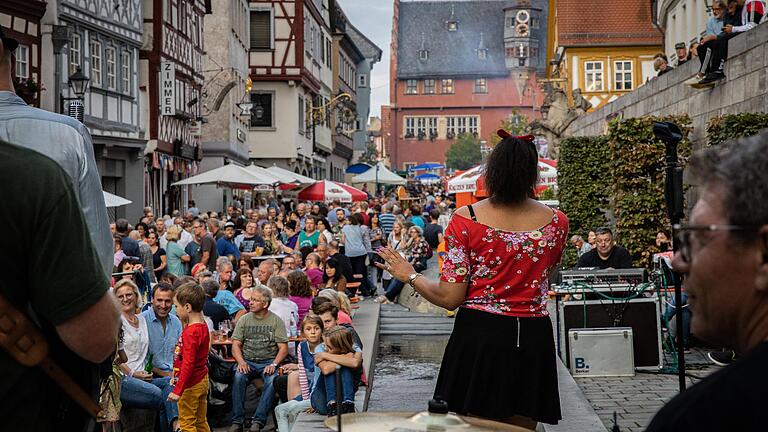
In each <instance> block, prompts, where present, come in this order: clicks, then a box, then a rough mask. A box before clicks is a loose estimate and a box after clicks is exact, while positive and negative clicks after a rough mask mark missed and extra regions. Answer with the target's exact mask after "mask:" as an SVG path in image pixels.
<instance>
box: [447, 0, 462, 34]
mask: <svg viewBox="0 0 768 432" xmlns="http://www.w3.org/2000/svg"><path fill="white" fill-rule="evenodd" d="M445 27H446V28H447V29H448V31H449V32H455V31H458V30H459V21H458V20H457V19H456V10H455V8H454V6H453V5H451V17H450V18H448V21H446V22H445Z"/></svg>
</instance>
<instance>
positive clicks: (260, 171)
mask: <svg viewBox="0 0 768 432" xmlns="http://www.w3.org/2000/svg"><path fill="white" fill-rule="evenodd" d="M245 169H247V170H248V171H250V172H251V173H253V174H256V175H259V176H263V177H266V178H269V179H272V181H271V182H270V183H269V184H270V185H272V186H274V185H277V184H278V183H283V179H281V178H280V177H279V176H278V175H275V173H273V172H272V171H270V170H268V169H266V168H262V167H260V166H258V165H254V164H250V165H248V166H247V167H245Z"/></svg>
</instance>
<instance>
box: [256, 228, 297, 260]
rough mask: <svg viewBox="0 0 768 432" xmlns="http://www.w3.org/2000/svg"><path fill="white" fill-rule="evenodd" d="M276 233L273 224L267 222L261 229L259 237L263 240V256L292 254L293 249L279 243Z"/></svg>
mask: <svg viewBox="0 0 768 432" xmlns="http://www.w3.org/2000/svg"><path fill="white" fill-rule="evenodd" d="M277 232H278V231H277V227H276V226H275V224H274V223H273V222H267V223H265V224H264V226H262V227H261V236H262V237H263V238H264V255H277V254H281V253H291V252H293V249H291V248H289V247H288V246H286V245H284V244H283V242H281V241H280V239H279V238H278V237H277Z"/></svg>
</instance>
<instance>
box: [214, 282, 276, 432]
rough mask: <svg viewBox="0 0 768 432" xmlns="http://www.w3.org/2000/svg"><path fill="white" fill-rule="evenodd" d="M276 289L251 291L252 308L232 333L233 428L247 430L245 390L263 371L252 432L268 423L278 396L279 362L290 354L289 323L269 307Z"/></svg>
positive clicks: (233, 431) (238, 430) (256, 288)
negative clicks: (235, 366)
mask: <svg viewBox="0 0 768 432" xmlns="http://www.w3.org/2000/svg"><path fill="white" fill-rule="evenodd" d="M271 302H272V290H270V289H269V288H267V287H265V286H257V287H255V288H254V289H253V292H252V293H251V300H250V307H251V309H250V310H251V312H250V313H248V314H245V315H243V317H242V318H240V320H239V321H238V322H237V325H236V326H235V331H234V333H233V334H232V356H233V357H234V358H235V360H237V368H236V370H235V379H234V382H233V383H232V426H231V427H230V428H229V430H230V432H240V431H242V430H243V417H244V411H245V390H246V388H247V387H248V383H249V382H250V381H251V380H252V379H254V378H256V377H258V376H259V375H261V378H262V379H263V380H264V387H263V388H262V389H261V399H259V405H258V407H257V408H256V412H255V413H254V414H253V423H252V426H251V431H252V432H259V431H260V430H261V428H263V427H264V425H265V424H266V423H267V415H269V412H270V411H272V406H273V403H274V399H275V388H274V387H273V386H272V382H273V380H274V379H275V371H276V370H277V366H278V365H279V364H280V363H281V362H282V361H283V359H285V356H286V355H287V354H288V336H287V335H286V333H285V323H283V320H281V319H280V317H278V316H277V315H275V314H274V313H272V312H270V311H269V304H270V303H271Z"/></svg>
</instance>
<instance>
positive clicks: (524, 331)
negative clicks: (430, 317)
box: [435, 308, 562, 424]
mask: <svg viewBox="0 0 768 432" xmlns="http://www.w3.org/2000/svg"><path fill="white" fill-rule="evenodd" d="M518 322H519V323H520V326H519V333H518ZM435 397H436V398H438V397H439V398H440V399H443V400H445V401H446V402H448V409H450V410H451V411H453V412H456V413H458V414H461V415H473V416H477V417H483V418H487V419H495V420H501V419H506V418H509V417H512V416H515V415H519V416H525V417H529V418H531V419H533V420H536V421H538V422H543V423H550V424H557V422H558V420H560V419H561V418H562V416H561V414H560V394H559V391H558V386H557V363H556V359H555V343H554V339H553V335H552V322H551V321H550V319H549V317H540V318H516V317H508V316H504V315H498V314H492V313H488V312H483V311H479V310H475V309H467V308H461V309H460V310H459V312H458V314H457V315H456V322H455V323H454V327H453V333H452V334H451V338H450V339H449V341H448V345H447V346H446V348H445V354H444V355H443V362H442V364H441V366H440V374H439V375H438V377H437V385H436V387H435Z"/></svg>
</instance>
